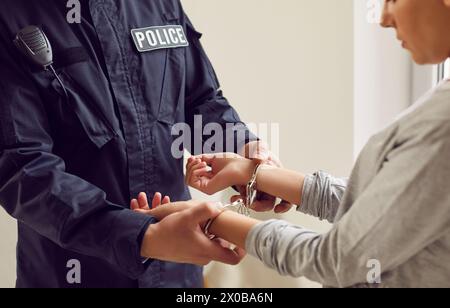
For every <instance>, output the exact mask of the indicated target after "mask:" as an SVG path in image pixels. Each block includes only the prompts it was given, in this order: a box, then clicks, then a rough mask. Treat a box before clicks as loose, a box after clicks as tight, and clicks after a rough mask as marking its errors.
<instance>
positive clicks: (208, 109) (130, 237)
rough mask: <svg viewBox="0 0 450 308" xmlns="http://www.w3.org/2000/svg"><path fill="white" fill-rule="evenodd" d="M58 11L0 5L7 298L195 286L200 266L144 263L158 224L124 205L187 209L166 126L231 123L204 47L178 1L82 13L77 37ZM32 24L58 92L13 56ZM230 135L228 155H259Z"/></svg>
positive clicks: (114, 3)
mask: <svg viewBox="0 0 450 308" xmlns="http://www.w3.org/2000/svg"><path fill="white" fill-rule="evenodd" d="M66 4H67V1H65V0H45V1H44V0H2V1H1V2H0V27H1V28H0V43H1V46H2V48H1V49H0V74H1V76H0V77H1V79H0V204H2V206H3V207H4V208H5V209H6V211H7V212H8V213H9V214H10V215H11V216H13V217H14V218H16V219H17V220H18V245H17V286H18V287H72V286H77V287H79V286H81V287H200V286H201V285H202V268H201V267H199V266H196V265H189V264H176V263H171V262H162V261H158V260H156V259H150V260H144V259H143V257H149V256H145V255H141V251H142V250H141V246H143V245H146V246H147V250H148V246H149V245H151V243H152V241H151V236H147V235H149V234H150V235H152V233H149V229H150V226H154V225H155V224H157V220H156V219H155V218H154V217H148V216H145V215H140V214H138V213H135V212H132V211H131V210H129V209H128V208H127V205H128V204H129V202H130V199H131V198H133V197H135V196H136V195H137V194H138V192H141V191H146V192H148V193H149V194H152V193H154V192H156V191H161V192H163V193H164V194H165V195H168V196H170V197H171V198H172V200H173V201H179V200H189V199H190V195H189V191H188V189H187V188H186V186H185V184H184V181H183V161H182V159H175V158H174V157H173V155H172V153H171V143H172V141H173V138H174V137H173V136H172V134H171V128H172V126H173V125H174V124H175V123H179V122H185V123H187V124H189V125H190V126H191V127H193V126H194V123H193V121H194V116H195V115H202V117H203V121H204V122H205V123H208V122H216V123H219V124H221V125H223V126H224V127H225V126H226V123H241V121H240V119H239V116H238V114H237V113H236V112H235V110H234V109H233V108H232V107H231V106H230V105H229V104H228V102H227V100H226V99H225V98H224V97H223V96H222V92H221V91H220V90H219V83H218V81H217V78H216V75H215V73H214V70H213V68H212V66H211V64H210V62H209V60H208V58H207V56H206V55H205V52H204V50H203V49H202V47H201V45H200V41H199V39H200V36H201V34H200V33H199V32H197V31H196V30H195V29H194V27H193V26H192V24H191V23H190V21H189V19H188V18H187V17H186V15H185V13H184V12H183V9H182V7H181V4H180V2H179V1H178V0H146V1H129V0H90V1H81V8H82V14H81V16H82V22H81V23H80V24H76V23H75V24H69V23H68V22H67V20H66V15H67V8H66ZM28 25H38V26H39V27H40V28H41V29H42V30H43V31H44V32H45V34H46V35H47V37H48V39H49V42H50V43H51V45H52V47H53V52H54V67H55V69H56V73H57V75H58V76H59V78H60V79H61V82H60V81H58V80H57V78H55V76H54V75H52V74H51V73H50V72H48V71H44V70H42V69H41V68H39V67H34V66H33V65H31V63H30V62H29V61H27V59H26V58H25V57H24V56H22V55H21V54H20V53H19V52H18V51H17V50H16V48H15V45H14V44H13V39H14V37H15V36H16V34H17V33H18V32H19V31H20V30H21V29H23V28H24V27H26V26H28ZM241 124H242V123H241ZM240 130H241V131H242V130H243V131H245V132H247V134H245V138H242V137H238V136H242V134H238V133H239V129H234V131H233V134H232V135H231V136H232V138H233V142H234V144H235V148H236V149H239V148H242V147H243V146H244V145H247V146H248V145H250V144H254V142H257V139H256V137H255V136H253V135H252V134H251V133H249V132H248V130H247V128H246V127H245V125H241V126H240ZM211 215H212V213H211ZM176 227H177V226H173V228H174V229H175V228H176ZM172 231H173V230H170V229H169V230H167V229H165V230H161V229H158V232H165V234H170V232H172ZM174 234H175V233H174ZM153 235H154V236H157V233H154V234H153ZM177 240H178V241H183V238H182V236H180V237H179V238H176V239H174V241H177ZM154 242H155V243H156V242H157V241H154ZM175 244H176V243H174V244H173V245H175ZM170 248H171V247H167V249H170ZM158 249H161V247H158ZM222 257H223V256H220V255H217V256H211V258H212V259H214V258H216V259H220V258H222ZM174 260H178V259H176V258H174ZM179 261H184V260H179ZM230 263H231V262H230ZM73 265H79V267H80V268H79V270H80V273H79V275H80V276H79V277H78V278H77V279H68V278H70V277H69V276H70V275H69V274H68V273H69V270H70V269H71V268H72V267H71V266H73Z"/></svg>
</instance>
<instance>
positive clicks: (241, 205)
mask: <svg viewBox="0 0 450 308" xmlns="http://www.w3.org/2000/svg"><path fill="white" fill-rule="evenodd" d="M261 166H262V164H257V165H256V167H255V170H254V171H253V175H252V177H251V179H250V181H249V182H248V183H247V186H246V187H245V200H244V199H239V200H237V201H235V202H233V203H231V204H227V205H221V206H219V210H221V211H222V212H225V211H227V210H232V211H234V212H236V213H239V214H241V215H244V216H247V217H249V216H250V207H251V205H252V204H253V203H254V202H255V200H256V196H257V194H258V190H257V188H256V178H257V176H258V171H259V169H260V168H261ZM217 217H218V216H216V218H217ZM216 218H211V219H209V220H208V221H207V222H206V225H205V228H204V233H205V235H206V236H207V237H208V238H209V239H210V240H213V239H215V238H216V236H215V235H214V234H211V233H210V232H209V229H210V228H211V225H212V224H213V222H214V220H215V219H216Z"/></svg>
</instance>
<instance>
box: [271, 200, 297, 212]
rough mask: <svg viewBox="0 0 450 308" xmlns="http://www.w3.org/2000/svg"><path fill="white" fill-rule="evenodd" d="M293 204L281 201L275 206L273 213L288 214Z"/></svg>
mask: <svg viewBox="0 0 450 308" xmlns="http://www.w3.org/2000/svg"><path fill="white" fill-rule="evenodd" d="M293 206H294V205H293V204H290V203H289V202H287V201H282V202H281V203H280V204H278V205H277V206H275V213H277V214H282V213H286V212H289V210H290V209H291V208H292V207H293Z"/></svg>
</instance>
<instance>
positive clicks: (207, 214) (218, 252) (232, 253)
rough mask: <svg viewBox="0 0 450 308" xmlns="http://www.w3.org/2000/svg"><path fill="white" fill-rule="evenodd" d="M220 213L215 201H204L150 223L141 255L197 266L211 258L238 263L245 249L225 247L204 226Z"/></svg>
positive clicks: (209, 260) (212, 259)
mask: <svg viewBox="0 0 450 308" xmlns="http://www.w3.org/2000/svg"><path fill="white" fill-rule="evenodd" d="M166 206H168V205H166ZM163 207H164V206H163ZM220 213H221V211H220V210H219V209H218V208H217V207H216V206H214V205H213V204H211V203H201V204H200V205H197V206H194V207H192V208H189V209H187V210H184V211H181V212H178V213H175V214H172V215H169V216H167V217H166V218H165V219H163V220H162V221H161V222H159V223H157V224H153V225H150V226H149V228H148V230H147V232H146V234H145V236H144V240H143V244H142V247H141V255H142V256H143V257H145V258H151V259H157V260H162V261H170V262H177V263H188V264H197V265H206V264H208V263H209V262H211V261H219V262H223V263H226V264H232V265H235V264H238V263H239V262H240V261H241V260H242V259H243V257H244V256H245V252H244V251H243V250H242V249H235V250H231V249H229V248H225V247H223V245H222V244H221V243H220V242H217V241H211V240H209V239H208V238H207V237H206V236H205V235H204V233H203V230H202V229H201V227H200V224H201V223H202V222H204V221H207V220H208V219H211V218H215V217H217V215H219V214H220Z"/></svg>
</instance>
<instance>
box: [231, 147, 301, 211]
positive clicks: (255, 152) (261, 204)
mask: <svg viewBox="0 0 450 308" xmlns="http://www.w3.org/2000/svg"><path fill="white" fill-rule="evenodd" d="M240 154H241V155H242V156H244V157H246V158H249V159H254V160H257V161H260V162H263V163H265V164H268V165H271V166H275V167H279V168H281V167H283V165H282V163H281V161H280V160H279V159H278V158H277V157H276V156H275V155H274V154H273V153H272V152H271V151H269V146H268V145H267V144H266V143H265V142H262V141H253V142H249V143H247V144H246V145H245V147H244V148H243V149H242V150H241V152H240ZM236 188H237V189H238V190H239V193H240V195H236V196H233V197H231V202H234V201H237V200H239V199H243V198H245V194H246V189H245V186H237V187H236ZM275 203H276V197H274V196H271V195H268V194H266V193H262V192H258V194H257V197H256V201H255V202H254V203H253V204H252V206H251V207H252V209H253V210H255V211H257V212H267V211H272V210H274V211H275V213H285V212H287V211H289V210H290V209H291V208H292V206H293V205H292V204H290V203H289V202H286V201H284V200H283V201H281V203H280V204H278V205H275Z"/></svg>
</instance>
